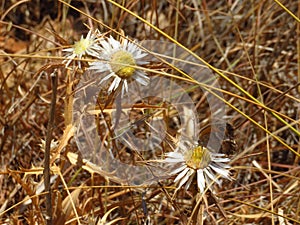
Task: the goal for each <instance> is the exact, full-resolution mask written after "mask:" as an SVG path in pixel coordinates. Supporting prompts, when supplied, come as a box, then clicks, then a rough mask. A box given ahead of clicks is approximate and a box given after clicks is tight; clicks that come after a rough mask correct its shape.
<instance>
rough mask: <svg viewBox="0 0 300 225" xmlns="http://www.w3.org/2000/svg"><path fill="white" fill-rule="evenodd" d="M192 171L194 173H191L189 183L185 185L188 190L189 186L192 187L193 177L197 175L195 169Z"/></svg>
mask: <svg viewBox="0 0 300 225" xmlns="http://www.w3.org/2000/svg"><path fill="white" fill-rule="evenodd" d="M190 172H192V174H191V175H189V177H190V178H189V180H188V181H187V183H186V185H185V187H184V188H185V189H186V190H187V189H189V187H190V185H191V183H192V181H193V179H194V176H195V171H191V170H190Z"/></svg>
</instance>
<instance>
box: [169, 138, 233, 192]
mask: <svg viewBox="0 0 300 225" xmlns="http://www.w3.org/2000/svg"><path fill="white" fill-rule="evenodd" d="M224 156H225V155H224V154H219V153H213V152H211V151H210V150H208V149H207V148H206V147H203V146H199V145H192V146H191V147H189V148H187V146H185V145H183V144H181V145H180V146H179V147H178V148H177V149H176V150H175V151H174V152H169V153H166V159H165V160H164V162H165V163H168V164H169V165H172V166H175V169H174V170H173V171H172V172H171V175H175V174H178V175H177V177H176V178H175V180H174V182H175V183H178V188H180V187H182V185H184V184H185V189H188V188H189V186H190V184H191V183H192V181H193V178H194V176H195V174H197V185H198V187H199V189H200V192H201V193H203V192H204V190H205V187H206V186H207V187H208V188H211V187H212V183H213V182H216V183H217V184H219V185H220V184H221V183H220V181H219V180H218V179H217V178H218V175H220V176H221V177H224V178H227V179H229V180H231V178H230V172H229V170H228V169H229V168H230V166H229V165H227V164H225V163H226V162H229V159H228V158H225V157H224Z"/></svg>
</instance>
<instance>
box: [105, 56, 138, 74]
mask: <svg viewBox="0 0 300 225" xmlns="http://www.w3.org/2000/svg"><path fill="white" fill-rule="evenodd" d="M110 66H111V69H112V71H113V72H114V73H115V74H117V75H118V76H119V77H120V78H122V79H128V78H130V77H131V76H132V75H133V74H134V72H135V68H134V67H132V66H136V64H135V60H134V58H133V57H132V55H131V54H130V53H129V52H126V51H123V50H120V51H117V52H116V53H114V54H113V55H112V57H111V61H110Z"/></svg>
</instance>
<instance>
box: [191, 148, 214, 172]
mask: <svg viewBox="0 0 300 225" xmlns="http://www.w3.org/2000/svg"><path fill="white" fill-rule="evenodd" d="M185 160H186V164H187V166H188V167H190V168H192V169H194V170H198V169H203V168H205V167H207V166H208V165H209V163H210V162H211V157H210V153H209V150H208V149H207V148H205V147H202V146H198V147H196V148H194V149H192V150H190V151H188V152H187V153H186V154H185Z"/></svg>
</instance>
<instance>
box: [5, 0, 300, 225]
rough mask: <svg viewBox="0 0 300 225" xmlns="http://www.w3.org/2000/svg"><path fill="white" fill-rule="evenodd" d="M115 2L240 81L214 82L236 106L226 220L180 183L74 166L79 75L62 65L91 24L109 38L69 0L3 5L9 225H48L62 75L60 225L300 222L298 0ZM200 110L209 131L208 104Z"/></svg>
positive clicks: (222, 198)
mask: <svg viewBox="0 0 300 225" xmlns="http://www.w3.org/2000/svg"><path fill="white" fill-rule="evenodd" d="M68 2H70V1H68ZM116 2H118V3H119V4H121V5H123V6H124V7H126V8H127V9H129V10H131V11H132V12H134V13H136V14H137V15H139V16H141V17H143V18H145V19H146V20H147V21H148V22H150V23H152V24H154V25H155V26H156V27H158V28H160V29H161V30H162V31H163V32H165V33H166V34H168V35H170V36H171V37H173V38H175V39H176V40H177V41H178V42H180V43H182V44H183V45H184V46H186V47H188V48H189V49H191V50H192V51H193V52H195V53H197V54H198V55H199V56H200V57H202V58H203V59H204V60H205V61H207V62H208V63H209V64H210V65H212V66H214V67H215V68H217V69H219V70H220V71H222V73H223V74H224V76H226V77H227V78H228V79H230V80H232V81H233V82H234V83H235V84H236V85H237V86H234V85H233V84H232V83H229V82H228V81H226V80H225V79H224V78H222V77H220V76H219V75H217V76H219V79H218V82H219V83H220V84H221V86H222V89H223V90H224V91H226V92H224V93H223V94H224V99H225V100H226V101H228V102H229V103H230V104H231V105H232V106H234V107H235V108H233V107H230V106H229V107H228V111H227V112H226V114H227V115H228V117H227V120H228V122H230V123H231V124H232V126H233V128H234V129H235V135H234V138H235V140H236V142H237V145H238V148H237V151H236V152H235V153H234V154H233V156H232V161H231V166H232V170H231V171H232V176H233V177H234V178H235V180H234V181H224V182H223V185H222V187H220V188H218V187H216V189H215V191H216V192H215V195H216V199H217V202H218V205H219V207H220V208H222V209H223V211H224V212H225V214H226V217H225V216H224V215H223V214H222V213H221V210H220V208H219V207H217V206H216V202H215V201H213V200H210V198H209V197H208V202H207V203H204V202H202V203H200V204H198V205H197V196H198V195H197V194H195V192H192V191H184V190H181V191H179V192H178V193H176V194H175V195H174V185H173V183H172V182H171V180H169V181H167V182H162V183H161V186H160V185H158V184H156V185H152V186H149V187H139V188H137V187H130V186H129V187H128V186H122V185H120V184H118V183H117V182H114V181H108V180H107V177H105V176H104V175H103V174H101V173H97V172H95V171H94V170H92V169H90V170H89V171H88V170H86V169H84V168H82V164H80V163H74V162H73V163H72V162H71V161H70V158H68V156H67V153H68V152H74V153H76V152H78V149H77V147H76V143H75V142H74V141H73V140H72V137H71V136H72V135H71V134H70V133H68V132H70V131H69V130H68V129H69V127H68V125H69V124H70V120H69V118H66V115H68V110H70V108H69V106H68V104H69V102H68V99H69V98H70V94H71V93H72V92H71V91H70V87H72V88H74V87H75V83H76V80H73V81H70V80H68V79H69V77H70V76H69V75H68V74H69V73H70V71H66V69H64V66H63V65H61V62H62V59H61V58H60V57H61V56H63V54H62V49H63V46H65V47H66V46H68V45H70V44H72V43H73V42H74V41H76V40H79V39H80V36H81V35H82V34H86V33H87V32H88V29H87V28H86V27H85V26H84V24H88V25H89V26H92V27H93V28H98V29H99V30H100V31H101V32H103V33H105V32H109V31H110V30H109V29H108V28H106V27H104V26H103V25H101V24H97V23H96V22H95V21H92V20H91V19H90V18H88V17H87V16H85V15H83V14H81V13H79V12H78V11H76V10H74V9H72V8H70V7H68V6H67V5H66V4H63V3H62V2H61V1H51V0H43V1H42V0H23V1H17V0H2V1H0V3H1V5H0V7H1V8H0V12H1V13H0V16H1V19H0V32H1V33H0V45H1V48H0V96H1V97H0V190H1V191H0V224H45V222H44V215H45V208H46V206H45V193H44V192H43V191H42V192H41V193H37V192H36V191H37V189H38V188H40V187H41V184H42V182H43V175H42V172H43V165H44V164H43V162H44V147H41V142H42V140H45V137H46V131H47V123H48V121H49V109H50V101H51V93H52V87H51V79H50V76H49V75H50V74H51V73H52V72H53V71H54V69H57V74H58V97H57V102H56V112H55V121H54V125H55V128H54V131H53V136H54V139H55V140H56V141H58V143H60V145H59V147H57V148H56V149H55V150H54V152H53V154H52V155H51V159H52V161H51V162H52V166H53V168H52V169H55V171H54V172H53V173H55V174H56V176H57V177H56V179H55V181H54V182H53V183H52V186H51V187H52V191H53V194H52V207H53V220H54V223H53V224H78V223H79V222H78V221H80V223H81V224H97V223H98V224H101V223H100V222H101V218H102V220H107V222H109V221H113V220H116V219H120V220H118V221H116V222H114V224H184V223H186V222H187V221H188V220H189V221H191V223H192V224H266V225H267V224H280V225H288V224H300V195H299V193H300V185H299V175H300V170H299V157H298V156H299V153H300V150H299V146H298V142H299V138H300V137H299V131H298V109H299V108H298V107H299V91H300V89H299V88H298V84H299V80H300V64H299V56H300V41H299V40H300V39H299V35H300V25H299V19H297V18H295V17H293V16H292V14H293V15H295V16H297V15H298V18H299V14H300V2H299V1H288V0H282V1H281V3H282V4H283V6H284V7H286V8H287V9H284V8H283V7H282V6H280V4H279V3H278V2H277V1H274V0H262V1H256V0H253V1H239V0H235V1H234V0H232V1H224V0H211V1H205V0H204V1H197V0H189V1H176V0H169V1H157V0H154V1H145V0H142V1H136V0H132V1H129V0H128V1H116ZM70 4H71V5H72V6H74V7H76V8H77V9H79V10H82V11H83V12H85V13H87V14H88V15H90V16H91V17H93V18H96V19H98V20H100V21H101V22H102V23H103V24H106V25H107V26H109V27H110V28H111V29H115V30H118V31H122V32H124V33H125V34H126V35H128V36H129V37H132V38H134V39H137V40H144V39H156V40H160V39H162V40H166V38H165V37H163V35H162V34H159V33H158V32H157V31H155V30H153V29H151V28H149V27H148V26H147V25H146V24H144V23H142V22H141V21H139V20H138V19H137V18H135V17H134V16H132V15H130V14H128V13H126V12H124V11H123V10H122V9H120V8H119V7H117V6H116V5H114V4H112V3H111V2H110V1H105V0H99V1H92V0H81V1H79V0H78V1H71V2H70ZM288 10H289V11H290V12H289V11H288ZM76 77H77V75H74V79H76ZM73 82H74V83H73ZM72 85H74V86H72ZM241 89H243V90H245V91H247V93H249V95H250V96H252V97H254V98H255V99H257V100H258V101H259V102H260V103H257V102H255V101H254V100H253V99H251V98H250V97H249V96H247V95H246V94H245V93H243V92H242V91H241ZM198 107H199V108H198V112H199V118H200V123H201V121H202V120H203V121H204V119H205V112H206V108H205V107H207V106H206V105H205V104H203V105H201V104H200V105H198ZM237 109H238V110H240V111H237ZM245 115H246V117H245ZM247 116H248V118H247ZM251 120H252V121H251ZM206 122H207V120H205V122H203V123H206ZM254 122H256V124H255V123H254ZM262 128H265V130H264V129H262ZM68 135H69V136H68ZM54 153H57V154H56V155H55V154H54ZM297 155H298V156H297ZM55 157H57V159H56V160H55ZM93 172H95V173H93ZM67 187H68V188H67ZM173 195H174V196H173ZM68 196H72V197H71V198H70V197H68ZM170 196H171V197H172V196H173V197H174V199H171V198H170ZM29 197H30V198H29ZM28 199H31V202H28V201H27V202H26V200H28ZM72 203H74V206H73V205H72ZM114 207H117V208H116V209H114V210H113V211H112V212H110V213H109V214H106V216H107V217H106V216H104V215H105V213H107V212H108V211H109V210H110V209H113V208H114ZM74 208H76V213H75V210H74ZM193 210H194V211H193ZM202 212H203V217H202Z"/></svg>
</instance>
